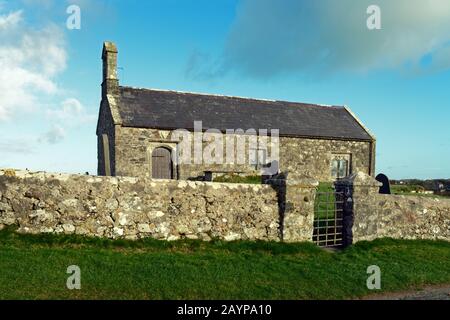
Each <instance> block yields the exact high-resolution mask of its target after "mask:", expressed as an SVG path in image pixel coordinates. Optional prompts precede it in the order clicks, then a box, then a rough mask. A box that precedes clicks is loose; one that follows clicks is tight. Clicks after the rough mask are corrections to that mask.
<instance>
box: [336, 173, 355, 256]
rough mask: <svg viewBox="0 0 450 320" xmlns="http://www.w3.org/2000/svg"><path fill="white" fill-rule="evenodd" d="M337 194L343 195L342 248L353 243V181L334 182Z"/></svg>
mask: <svg viewBox="0 0 450 320" xmlns="http://www.w3.org/2000/svg"><path fill="white" fill-rule="evenodd" d="M334 188H335V191H336V193H340V194H342V201H343V202H344V203H343V205H342V246H343V247H344V248H345V247H348V246H349V245H351V244H352V243H353V231H352V228H353V217H354V214H353V180H351V179H346V178H344V179H340V180H337V181H335V182H334Z"/></svg>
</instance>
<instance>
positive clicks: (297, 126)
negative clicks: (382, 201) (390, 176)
mask: <svg viewBox="0 0 450 320" xmlns="http://www.w3.org/2000/svg"><path fill="white" fill-rule="evenodd" d="M117 53H118V51H117V48H116V45H115V44H114V43H111V42H105V43H104V46H103V53H102V60H103V83H102V100H101V104H100V112H99V118H98V124H97V137H98V174H99V175H107V176H133V177H139V176H146V177H152V178H155V179H181V180H191V179H193V180H195V179H203V180H205V179H206V180H208V179H211V176H218V175H219V176H220V175H226V174H239V175H257V174H258V172H260V171H259V170H260V168H261V167H264V166H267V163H268V162H271V161H272V160H273V159H271V158H270V153H271V152H270V151H271V150H270V149H271V148H272V147H273V146H272V144H266V145H262V146H261V145H260V144H259V143H258V144H257V145H250V144H247V145H246V148H247V149H246V152H247V151H248V156H247V153H246V155H245V161H243V162H239V163H238V162H237V161H223V162H221V163H219V162H218V163H202V162H197V161H194V162H192V163H186V162H181V161H176V157H177V156H178V155H179V152H178V149H179V146H180V143H182V142H181V141H180V140H177V139H174V137H173V132H174V130H177V129H184V130H185V131H186V132H188V133H189V132H190V133H192V134H193V135H194V134H195V133H194V123H195V122H199V121H201V123H202V129H203V130H208V129H214V130H216V132H219V133H220V132H222V133H225V132H227V130H229V129H235V130H236V129H241V130H242V132H247V130H249V129H256V130H260V129H266V130H273V129H276V130H278V132H279V138H278V142H277V147H278V158H277V159H276V162H274V163H276V165H277V171H278V172H289V173H294V174H297V175H303V176H309V177H313V178H315V179H317V180H319V181H333V180H336V179H339V178H342V177H345V176H348V175H349V174H351V173H352V172H356V171H362V172H364V173H367V174H369V175H373V174H374V170H375V137H374V136H373V135H372V134H371V133H370V131H369V130H368V129H366V127H365V126H364V125H363V124H362V123H361V122H360V120H358V118H357V117H356V116H355V115H354V114H353V113H352V112H351V110H350V109H349V108H347V107H345V106H342V107H341V106H323V105H315V104H309V103H297V102H286V101H274V100H260V99H251V98H241V97H232V96H222V95H210V94H199V93H187V92H178V91H168V90H156V89H142V88H132V87H126V86H121V85H119V79H118V76H117ZM236 132H241V131H236ZM237 135H239V134H237ZM225 141H227V140H226V139H225ZM201 143H202V145H203V144H205V143H206V142H204V141H202V142H201ZM223 148H224V149H226V148H227V146H225V145H224V146H223ZM234 148H235V146H234V145H233V152H234V150H235V149H234ZM237 156H238V157H239V155H237Z"/></svg>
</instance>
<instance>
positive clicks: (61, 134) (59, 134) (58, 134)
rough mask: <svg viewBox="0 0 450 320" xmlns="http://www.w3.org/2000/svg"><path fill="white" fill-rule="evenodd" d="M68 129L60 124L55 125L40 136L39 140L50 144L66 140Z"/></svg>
mask: <svg viewBox="0 0 450 320" xmlns="http://www.w3.org/2000/svg"><path fill="white" fill-rule="evenodd" d="M65 137H66V131H65V130H64V128H63V127H61V126H60V125H53V127H52V128H51V129H50V130H48V131H47V132H46V133H45V134H44V135H42V136H41V137H39V138H38V142H41V143H42V142H46V143H50V144H57V143H59V142H61V141H62V140H64V138H65Z"/></svg>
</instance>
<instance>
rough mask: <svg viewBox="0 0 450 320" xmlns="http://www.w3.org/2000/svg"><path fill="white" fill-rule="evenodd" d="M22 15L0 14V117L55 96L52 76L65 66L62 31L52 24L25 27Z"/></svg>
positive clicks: (56, 87) (33, 106) (5, 116)
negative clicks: (35, 27) (38, 28)
mask: <svg viewBox="0 0 450 320" xmlns="http://www.w3.org/2000/svg"><path fill="white" fill-rule="evenodd" d="M22 15H23V14H22V11H15V12H12V13H9V14H6V15H0V120H4V119H7V118H10V117H11V115H12V114H14V113H16V112H18V111H23V110H25V111H27V110H28V111H29V110H34V109H36V108H37V107H39V105H40V101H43V100H44V98H45V97H49V96H53V95H55V94H56V93H57V92H58V86H57V84H56V82H55V77H56V76H57V75H58V74H60V73H61V72H62V71H64V70H65V68H66V60H67V55H66V51H65V48H64V36H63V32H62V30H60V28H58V27H56V26H54V25H47V26H46V27H44V28H42V29H40V30H34V29H31V28H28V27H26V26H25V25H24V23H23V19H22Z"/></svg>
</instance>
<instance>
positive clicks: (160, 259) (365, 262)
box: [0, 229, 450, 299]
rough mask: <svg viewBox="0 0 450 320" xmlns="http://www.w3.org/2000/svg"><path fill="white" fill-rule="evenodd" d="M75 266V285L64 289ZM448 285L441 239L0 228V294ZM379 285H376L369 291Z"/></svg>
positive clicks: (352, 290) (134, 295) (327, 290)
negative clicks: (373, 276) (253, 238)
mask: <svg viewBox="0 0 450 320" xmlns="http://www.w3.org/2000/svg"><path fill="white" fill-rule="evenodd" d="M70 265H78V266H79V267H80V268H81V290H74V291H70V290H68V289H67V288H66V280H67V277H68V276H69V275H68V274H66V270H67V267H68V266H70ZM370 265H378V266H379V267H380V268H381V271H382V275H381V284H382V291H397V290H406V289H411V288H417V287H422V286H424V285H433V284H442V283H450V243H448V242H444V241H426V240H421V241H407V240H391V239H383V240H376V241H373V242H361V243H358V244H356V245H354V246H352V247H350V248H348V249H346V250H344V251H341V252H328V251H325V250H322V249H319V248H318V247H316V246H314V245H313V244H310V243H298V244H285V243H274V242H245V241H241V242H224V241H218V240H217V241H212V242H209V243H206V242H200V241H176V242H164V241H157V240H152V239H146V240H140V241H125V240H118V241H112V240H106V239H96V238H84V237H80V236H54V235H36V236H32V235H19V234H16V233H15V232H13V230H11V229H7V230H3V231H0V270H1V272H0V299H345V298H355V297H361V296H365V295H367V294H370V293H373V291H370V290H368V289H367V288H366V280H367V277H368V275H367V274H366V270H367V267H368V266H370ZM378 292H379V291H378Z"/></svg>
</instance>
